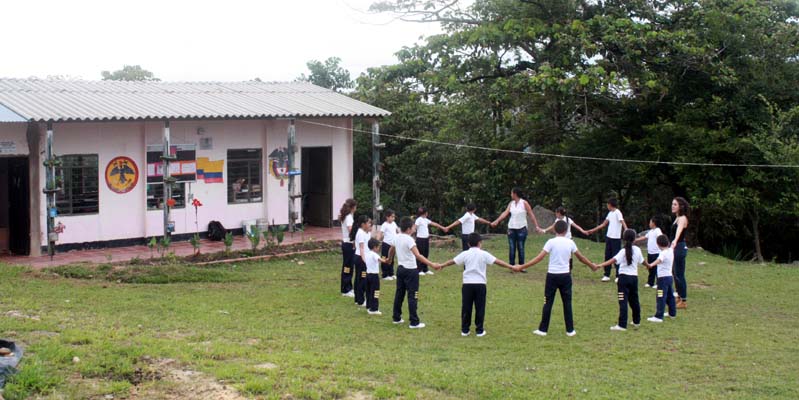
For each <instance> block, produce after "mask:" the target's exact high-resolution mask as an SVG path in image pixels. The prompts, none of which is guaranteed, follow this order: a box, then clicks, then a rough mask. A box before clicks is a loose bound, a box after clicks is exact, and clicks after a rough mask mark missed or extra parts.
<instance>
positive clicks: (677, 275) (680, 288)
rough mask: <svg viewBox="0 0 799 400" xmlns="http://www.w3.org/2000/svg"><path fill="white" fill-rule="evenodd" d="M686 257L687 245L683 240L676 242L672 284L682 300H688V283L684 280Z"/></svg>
mask: <svg viewBox="0 0 799 400" xmlns="http://www.w3.org/2000/svg"><path fill="white" fill-rule="evenodd" d="M686 257H688V246H686V245H685V242H679V243H677V246H675V248H674V286H675V287H676V288H677V295H679V296H680V298H681V299H683V300H688V283H687V282H686V281H685V258H686Z"/></svg>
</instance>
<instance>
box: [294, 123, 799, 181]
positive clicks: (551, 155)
mask: <svg viewBox="0 0 799 400" xmlns="http://www.w3.org/2000/svg"><path fill="white" fill-rule="evenodd" d="M297 122H302V123H306V124H310V125H317V126H324V127H328V128H335V129H341V130H346V131H350V132H358V133H365V134H368V135H371V134H372V132H369V131H364V130H360V129H355V128H344V127H341V126H335V125H330V124H323V123H321V122H314V121H307V120H301V119H298V120H297ZM380 136H381V137H390V138H394V139H400V140H409V141H414V142H420V143H429V144H435V145H441V146H451V147H457V148H465V149H474V150H483V151H491V152H496V153H507V154H518V155H523V156H538V157H549V158H561V159H569V160H589V161H607V162H619V163H637V164H651V165H679V166H694V167H743V168H788V169H795V168H799V165H792V164H728V163H721V164H714V163H700V162H684V161H659V160H635V159H628V158H606V157H590V156H573V155H568V154H555V153H541V152H534V151H521V150H509V149H497V148H493V147H484V146H475V145H470V144H459V143H450V142H441V141H437V140H431V139H422V138H413V137H409V136H402V135H392V134H388V133H382V132H381V133H380Z"/></svg>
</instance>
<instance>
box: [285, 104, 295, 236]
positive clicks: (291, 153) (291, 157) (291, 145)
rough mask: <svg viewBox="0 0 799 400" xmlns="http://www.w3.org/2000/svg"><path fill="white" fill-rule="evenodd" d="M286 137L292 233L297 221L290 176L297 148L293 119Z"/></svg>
mask: <svg viewBox="0 0 799 400" xmlns="http://www.w3.org/2000/svg"><path fill="white" fill-rule="evenodd" d="M288 136H289V140H288V147H287V148H286V151H287V152H288V168H287V171H286V172H287V173H288V174H289V232H291V233H294V225H295V224H296V221H297V211H296V208H295V204H294V200H295V199H296V198H297V195H296V194H295V193H294V191H295V190H296V188H295V184H294V174H292V171H294V152H295V151H296V148H297V130H296V127H295V126H294V119H291V121H290V122H289V134H288Z"/></svg>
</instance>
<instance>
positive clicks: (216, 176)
mask: <svg viewBox="0 0 799 400" xmlns="http://www.w3.org/2000/svg"><path fill="white" fill-rule="evenodd" d="M224 165H225V160H219V161H211V160H209V159H208V157H198V158H197V180H200V179H202V180H203V181H205V183H222V168H224Z"/></svg>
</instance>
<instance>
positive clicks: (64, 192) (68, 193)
mask: <svg viewBox="0 0 799 400" xmlns="http://www.w3.org/2000/svg"><path fill="white" fill-rule="evenodd" d="M66 157H74V158H79V157H80V158H92V157H93V158H94V165H93V166H91V165H77V166H76V165H69V164H67V163H66V162H65V161H66V160H65V158H66ZM57 159H58V160H59V161H60V165H59V166H58V167H56V171H55V173H56V177H57V178H60V180H61V190H59V191H58V192H57V193H56V195H55V206H56V210H57V213H58V215H59V216H65V217H66V216H80V215H97V214H99V213H100V155H99V154H96V153H88V154H63V155H60V156H58V157H57ZM92 168H93V169H95V172H96V174H95V177H96V187H95V192H94V193H95V196H96V203H97V205H96V208H95V209H94V210H92V211H87V212H75V208H76V207H75V195H74V193H73V190H72V189H73V188H74V185H72V184H71V183H72V178H71V177H72V176H73V174H72V173H71V172H72V171H73V170H79V171H80V177H82V178H84V179H82V180H81V183H82V184H81V186H83V189H85V188H86V179H85V177H88V176H91V174H87V173H86V170H87V169H88V170H91V169H92ZM67 172H70V173H67ZM67 176H69V177H70V178H69V179H70V182H69V183H70V184H69V185H68V184H67ZM59 197H61V199H59ZM64 204H66V205H67V206H68V207H69V210H68V211H67V210H66V209H65V208H64Z"/></svg>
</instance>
